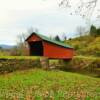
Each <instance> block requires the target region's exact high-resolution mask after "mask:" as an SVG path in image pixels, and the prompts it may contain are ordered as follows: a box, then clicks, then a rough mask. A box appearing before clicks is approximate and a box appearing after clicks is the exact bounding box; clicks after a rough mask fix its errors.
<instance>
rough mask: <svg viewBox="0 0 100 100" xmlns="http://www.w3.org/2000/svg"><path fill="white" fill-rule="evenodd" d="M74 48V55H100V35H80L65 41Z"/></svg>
mask: <svg viewBox="0 0 100 100" xmlns="http://www.w3.org/2000/svg"><path fill="white" fill-rule="evenodd" d="M65 43H68V44H70V45H72V46H73V47H74V48H75V50H76V55H85V56H98V57H100V37H93V36H81V37H77V38H74V39H70V40H67V41H65Z"/></svg>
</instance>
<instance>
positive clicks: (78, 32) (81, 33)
mask: <svg viewBox="0 0 100 100" xmlns="http://www.w3.org/2000/svg"><path fill="white" fill-rule="evenodd" d="M76 31H77V34H78V35H79V36H83V35H85V33H86V29H85V27H82V26H78V27H77V28H76Z"/></svg>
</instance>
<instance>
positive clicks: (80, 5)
mask: <svg viewBox="0 0 100 100" xmlns="http://www.w3.org/2000/svg"><path fill="white" fill-rule="evenodd" d="M75 2H76V3H75ZM97 3H98V0H61V2H60V3H59V6H60V7H61V6H63V7H66V8H67V9H72V12H71V13H70V14H71V15H72V14H78V15H80V16H82V17H83V18H90V17H91V16H92V15H93V13H94V11H95V10H97V11H98V14H97V17H100V9H96V6H97Z"/></svg>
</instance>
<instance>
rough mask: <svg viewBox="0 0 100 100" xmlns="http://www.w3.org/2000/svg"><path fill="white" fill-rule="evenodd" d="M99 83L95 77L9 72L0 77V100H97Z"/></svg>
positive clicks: (58, 73)
mask: <svg viewBox="0 0 100 100" xmlns="http://www.w3.org/2000/svg"><path fill="white" fill-rule="evenodd" d="M90 83H91V84H90ZM99 83H100V79H99V78H93V77H89V76H84V75H80V74H75V73H71V72H63V71H43V70H42V69H33V70H27V71H21V72H13V73H10V74H5V75H1V76H0V100H100V97H99V92H100V84H99Z"/></svg>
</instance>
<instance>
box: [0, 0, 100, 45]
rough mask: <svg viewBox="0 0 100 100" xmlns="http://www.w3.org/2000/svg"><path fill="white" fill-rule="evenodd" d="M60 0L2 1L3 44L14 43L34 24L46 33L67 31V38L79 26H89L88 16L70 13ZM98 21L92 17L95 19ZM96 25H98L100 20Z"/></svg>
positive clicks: (0, 38) (0, 41) (0, 33)
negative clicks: (85, 17) (82, 16)
mask: <svg viewBox="0 0 100 100" xmlns="http://www.w3.org/2000/svg"><path fill="white" fill-rule="evenodd" d="M60 1H61V0H0V44H9V45H15V44H16V41H17V36H18V35H20V34H22V33H27V32H28V30H29V29H30V28H32V27H33V28H36V29H38V31H39V33H41V34H43V35H46V36H55V35H60V36H61V35H62V34H63V33H66V35H67V37H73V36H74V35H75V33H76V28H77V27H78V26H87V25H88V24H87V23H86V20H85V19H83V18H81V17H80V16H77V15H70V14H69V13H68V12H67V10H66V8H63V7H59V6H58V4H59V2H60ZM99 1H100V0H99ZM98 4H100V2H99V3H98ZM98 7H99V5H97V8H98ZM95 13H96V12H95ZM95 20H96V19H95V17H93V18H92V21H95ZM95 24H97V25H98V26H99V25H100V20H97V21H95Z"/></svg>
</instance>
